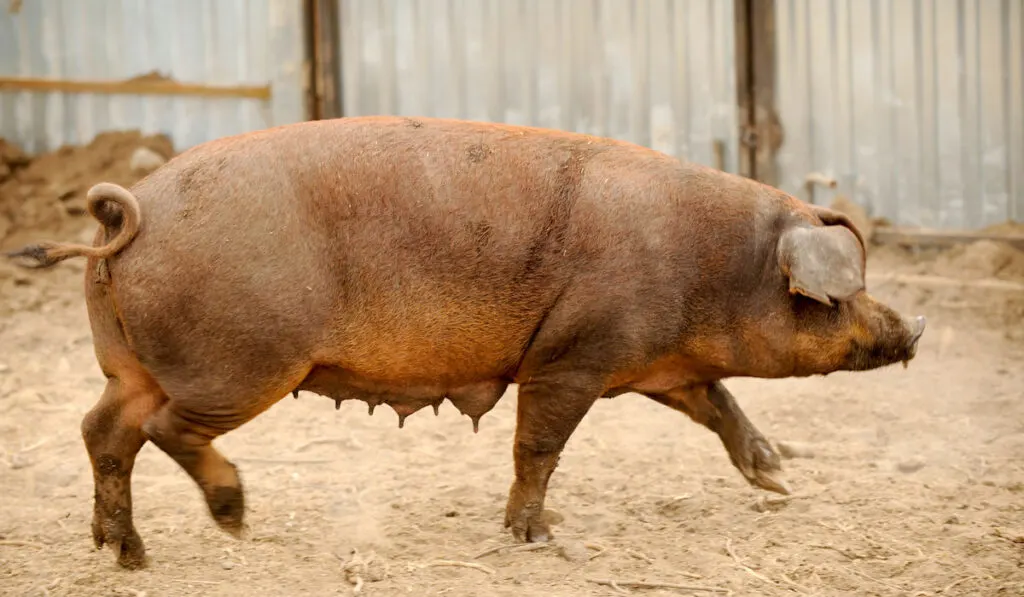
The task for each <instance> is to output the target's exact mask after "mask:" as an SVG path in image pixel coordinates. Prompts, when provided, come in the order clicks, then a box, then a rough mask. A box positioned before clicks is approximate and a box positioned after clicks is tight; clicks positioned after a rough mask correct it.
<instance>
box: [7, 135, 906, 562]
mask: <svg viewBox="0 0 1024 597" xmlns="http://www.w3.org/2000/svg"><path fill="white" fill-rule="evenodd" d="M88 207H89V210H90V213H91V214H92V215H93V216H94V217H95V218H96V219H97V220H99V221H100V222H101V224H102V227H101V229H100V230H99V232H98V233H97V236H96V238H95V240H94V243H93V246H91V247H86V246H79V245H70V244H56V243H41V244H38V245H33V246H30V247H26V248H25V249H22V250H20V251H17V252H16V253H13V254H12V257H15V258H19V259H20V260H21V261H22V262H23V263H26V265H30V266H35V267H47V266H50V265H53V264H54V263H56V262H58V261H60V260H62V259H65V258H68V257H75V256H85V257H87V258H88V267H87V268H86V278H85V294H86V302H87V305H88V312H89V319H90V323H91V326H92V331H93V338H94V343H95V350H96V357H97V359H98V361H99V364H100V366H101V368H102V370H103V372H104V374H105V375H106V377H107V379H108V381H107V386H106V390H105V391H104V393H103V395H102V397H101V398H100V399H99V402H98V403H97V404H96V406H95V407H94V408H93V409H92V410H91V411H90V412H89V413H88V414H87V415H86V416H85V418H84V420H83V421H82V435H83V438H84V440H85V445H86V447H87V449H88V453H89V456H90V459H91V461H92V467H93V473H94V479H95V484H96V493H95V510H94V515H93V516H94V517H93V525H92V531H93V537H94V539H95V541H96V544H97V545H98V546H102V545H103V544H108V545H111V546H113V547H114V549H115V551H116V552H117V555H118V561H119V562H120V563H121V564H122V565H123V566H126V567H138V566H141V565H143V564H144V562H145V550H144V548H143V544H142V540H141V539H140V537H139V535H138V534H137V533H136V531H135V528H134V525H133V522H132V503H131V495H130V478H131V474H132V467H133V465H134V462H135V456H136V454H137V453H138V451H139V449H140V448H141V447H142V445H143V444H144V443H145V442H146V441H152V442H153V443H154V444H156V445H157V446H158V447H159V448H160V449H161V450H163V451H164V452H166V453H167V454H168V455H169V456H170V457H171V458H173V459H174V460H176V461H177V462H178V464H180V465H181V466H182V467H183V468H184V469H185V471H187V472H188V474H189V475H191V476H192V478H193V479H195V481H196V483H198V485H199V487H200V488H201V489H202V491H203V494H204V496H205V498H206V501H207V504H208V506H209V509H210V512H211V514H212V516H213V518H214V520H215V521H216V522H217V524H219V525H220V526H221V527H222V528H223V529H225V530H226V531H228V532H231V533H233V534H236V535H238V534H240V532H241V531H242V529H243V528H244V524H243V513H244V509H245V508H244V501H243V492H242V485H241V482H240V479H239V475H238V472H237V469H236V467H235V466H234V465H233V464H232V463H231V462H230V461H228V460H227V459H226V458H225V457H224V456H222V455H221V454H220V452H218V451H217V450H216V449H214V448H213V447H212V445H211V443H210V442H211V440H213V439H214V438H216V437H218V436H219V435H221V434H224V433H227V432H228V431H231V430H232V429H235V428H237V427H239V426H240V425H242V424H243V423H245V422H247V421H249V420H251V419H252V418H254V417H255V416H257V415H258V414H260V413H261V412H263V411H264V410H266V409H268V408H270V406H271V405H273V404H274V403H275V402H277V401H278V400H280V399H281V398H282V397H284V396H286V395H288V394H289V393H291V392H293V391H297V390H308V391H311V392H315V393H317V394H321V395H324V396H327V397H330V398H332V399H334V400H336V401H339V402H340V401H342V400H347V399H358V400H365V401H366V402H368V403H369V405H370V411H371V413H372V411H373V408H374V407H375V406H377V405H379V404H387V405H389V406H391V407H392V408H394V409H395V411H396V412H397V413H398V415H399V422H400V425H401V422H403V421H404V420H405V417H407V416H409V415H410V414H412V413H413V412H415V411H417V410H418V409H420V408H423V407H425V406H432V407H434V408H436V407H437V405H439V404H440V403H441V402H442V400H444V399H445V398H447V399H448V400H450V401H451V402H452V403H453V404H454V405H455V407H456V408H458V409H459V411H461V412H462V413H464V414H466V415H468V416H469V417H470V418H471V419H472V420H473V425H474V427H475V426H476V424H477V421H478V420H479V419H480V417H481V416H482V415H483V414H485V413H486V412H488V411H489V410H491V408H493V407H494V405H495V403H496V402H497V401H498V400H499V399H500V397H501V396H502V395H503V393H504V391H505V389H506V387H507V386H508V385H509V384H513V383H514V384H518V396H519V397H518V407H517V408H518V415H517V426H516V435H515V444H514V447H513V456H514V462H515V480H514V483H513V484H512V487H511V491H510V494H509V499H508V504H507V508H506V516H505V525H506V527H510V528H511V531H512V533H513V535H514V536H515V538H516V539H518V540H520V541H545V540H547V539H548V538H549V537H550V536H551V535H550V531H549V528H548V524H547V522H546V521H545V517H544V516H542V512H543V509H544V497H545V494H546V491H547V486H548V479H549V478H550V476H551V473H552V472H553V471H554V470H555V466H556V464H557V462H558V459H559V455H560V453H561V452H562V448H563V446H564V445H565V443H566V440H567V439H568V438H569V436H570V435H571V434H572V432H573V430H574V429H575V428H576V426H577V425H578V424H579V422H580V420H581V419H582V418H583V416H584V415H585V414H586V413H587V411H588V409H589V408H590V407H591V405H592V404H593V403H594V401H595V400H597V399H598V398H600V397H602V396H605V397H612V396H615V395H617V394H622V393H625V392H638V393H641V394H644V395H647V396H649V397H651V398H652V399H654V400H656V401H658V402H660V403H662V404H665V405H667V406H669V407H671V408H674V409H677V410H681V411H683V412H685V413H686V414H688V415H689V416H690V417H692V418H693V419H694V420H695V421H696V422H698V423H700V424H702V425H705V426H706V427H708V428H709V429H711V430H712V431H714V432H715V433H717V434H718V435H719V436H720V437H721V440H722V442H723V444H724V445H725V447H726V449H727V451H728V453H729V456H730V458H731V459H732V462H733V463H734V464H735V466H736V467H737V468H738V469H739V470H740V471H741V472H742V474H743V475H744V476H745V477H746V478H747V479H748V480H749V481H750V482H751V483H753V484H756V485H759V486H761V487H764V488H766V489H771V490H775V491H779V492H786V491H787V490H786V487H785V484H784V483H783V482H782V480H781V479H780V478H779V475H778V473H779V471H780V467H779V459H778V456H777V455H776V453H775V452H774V450H773V449H772V448H771V447H770V445H769V444H768V442H767V441H766V440H765V438H764V437H763V436H762V435H761V434H760V433H759V432H758V431H757V429H756V428H755V427H754V426H753V424H751V423H750V421H749V420H747V418H746V416H745V415H744V414H743V412H742V411H741V410H740V408H739V406H738V405H737V404H736V402H735V400H734V399H733V397H732V396H731V395H730V394H729V392H728V391H727V390H726V389H725V387H724V386H723V385H722V384H721V382H720V380H722V379H725V378H729V377H734V376H747V377H761V378H780V377H790V376H809V375H816V374H827V373H829V372H832V371H838V370H848V371H863V370H867V369H873V368H877V367H882V366H884V365H889V364H892V363H897V362H900V361H903V362H906V361H908V360H910V359H911V358H913V357H914V354H915V351H916V345H917V342H918V339H919V338H920V337H921V334H922V332H923V330H924V318H921V317H919V318H917V319H907V318H904V317H902V316H901V315H899V314H897V313H896V312H895V311H893V310H892V309H890V308H889V307H887V306H885V305H883V304H881V303H879V302H877V301H875V300H873V299H872V298H871V297H870V296H868V294H867V293H866V292H865V289H864V267H865V248H864V243H863V240H862V239H861V237H860V235H859V233H858V232H857V230H856V228H855V227H854V226H853V224H851V223H850V221H849V220H848V219H847V218H846V217H845V216H843V215H841V214H838V213H835V212H833V211H830V210H827V209H823V208H820V207H815V206H811V205H806V204H804V203H802V202H800V201H798V200H796V199H794V198H793V197H790V196H789V195H786V194H785V193H783V192H781V191H778V190H776V189H773V188H771V187H768V186H765V185H763V184H760V183H758V182H755V181H753V180H749V179H746V178H742V177H738V176H733V175H730V174H726V173H723V172H720V171H717V170H713V169H710V168H705V167H702V166H698V165H694V164H689V163H685V162H682V161H679V160H677V159H674V158H672V157H669V156H666V155H664V154H661V153H658V152H656V151H653V150H650V149H646V148H643V147H639V146H636V145H632V144H629V143H624V142H620V141H614V140H610V139H602V138H596V137H590V136H585V135H579V134H570V133H564V132H556V131H549V130H541V129H535V128H525V127H517V126H506V125H498V124H485V123H471V122H460V121H454V120H441V119H428V118H417V119H410V118H399V117H371V118H346V119H337V120H329V121H319V122H308V123H302V124H294V125H288V126H283V127H277V128H273V129H269V130H264V131H259V132H254V133H249V134H245V135H241V136H237V137H229V138H224V139H219V140H216V141H212V142H209V143H205V144H203V145H199V146H197V147H194V148H192V149H191V150H189V151H186V152H184V153H182V154H181V155H179V156H178V157H176V158H175V159H173V160H171V161H170V162H168V163H167V164H165V165H164V166H162V167H161V168H160V169H158V170H156V171H155V172H154V173H152V174H150V175H149V176H148V177H147V178H145V179H143V180H142V181H140V182H139V183H137V184H136V185H135V186H133V187H132V188H131V190H126V189H124V188H121V187H119V186H116V185H112V184H106V183H102V184H98V185H96V186H95V187H93V188H92V189H91V190H90V191H89V193H88Z"/></svg>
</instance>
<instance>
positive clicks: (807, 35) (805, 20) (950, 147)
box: [775, 0, 1024, 228]
mask: <svg viewBox="0 0 1024 597" xmlns="http://www.w3.org/2000/svg"><path fill="white" fill-rule="evenodd" d="M775 6H776V31H777V41H776V43H777V65H776V66H777V77H778V78H777V84H776V93H777V95H776V98H777V106H778V109H779V116H780V119H781V121H782V124H783V127H784V130H785V140H784V142H783V145H782V147H781V148H780V150H779V154H778V161H779V169H780V186H782V187H783V188H784V189H785V190H787V191H789V192H792V193H795V194H797V195H798V196H800V197H801V198H803V199H808V194H807V193H806V191H805V190H804V187H803V183H804V178H805V176H806V175H807V174H808V173H810V172H820V173H824V174H827V175H831V176H833V177H834V178H836V179H837V181H838V182H839V187H838V189H836V191H834V192H835V193H843V194H845V195H847V196H849V197H851V198H853V199H854V200H855V201H857V202H858V203H860V204H862V205H864V206H865V207H867V208H868V209H869V211H870V212H871V213H872V214H873V215H875V216H883V217H886V218H888V219H890V220H892V221H893V222H895V223H897V224H900V225H905V226H926V227H935V228H978V227H982V226H986V225H989V224H994V223H999V222H1003V221H1006V220H1007V219H1015V220H1017V221H1020V220H1024V47H1022V43H1024V2H1021V1H1020V0H870V1H868V0H775ZM832 194H833V192H830V191H827V190H824V189H820V188H819V189H816V190H815V198H814V201H815V203H827V202H829V201H830V200H831V195H832Z"/></svg>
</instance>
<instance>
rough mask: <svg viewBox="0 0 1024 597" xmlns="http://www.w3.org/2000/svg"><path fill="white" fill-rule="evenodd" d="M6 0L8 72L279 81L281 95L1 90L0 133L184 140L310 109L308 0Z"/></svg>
mask: <svg viewBox="0 0 1024 597" xmlns="http://www.w3.org/2000/svg"><path fill="white" fill-rule="evenodd" d="M6 4H7V3H6V2H5V3H4V5H5V6H4V7H2V8H0V75H3V76H20V77H46V78H56V79H73V80H81V79H93V80H95V79H105V80H106V79H127V78H130V77H136V76H139V75H143V74H146V73H149V72H151V71H154V70H156V71H158V72H160V73H161V74H164V75H167V76H170V77H172V78H173V79H174V80H176V81H179V82H182V83H206V84H217V85H243V84H249V85H264V84H266V83H268V82H269V83H271V84H272V100H271V101H270V102H266V101H264V100H258V99H244V98H200V97H187V96H154V95H145V96H141V95H139V96H130V95H104V94H93V93H83V94H79V93H74V94H71V93H34V92H33V93H30V92H5V93H0V136H3V137H6V138H9V139H13V140H15V141H16V142H18V143H19V144H21V145H22V146H23V147H24V148H25V149H26V150H29V151H32V152H36V151H42V150H48V149H52V148H55V147H58V146H60V145H61V144H64V143H86V142H88V141H90V140H91V139H92V138H93V137H94V136H95V135H96V134H97V133H99V132H102V131H105V130H111V129H126V128H140V129H142V130H143V131H144V132H145V133H155V132H162V133H165V134H167V135H169V136H170V137H171V139H172V141H173V142H174V145H175V147H176V148H178V149H184V148H186V147H189V146H192V145H195V144H197V143H201V142H203V141H207V140H209V139H213V138H216V137H220V136H224V135H230V134H235V133H240V132H244V131H248V130H254V129H260V128H266V127H268V126H272V125H276V124H284V123H286V122H294V121H299V120H303V119H305V116H306V114H305V111H306V107H305V95H304V94H305V90H304V85H303V81H304V72H303V48H304V45H303V44H304V42H303V18H302V3H301V2H299V1H298V0H177V1H175V2H170V1H161V2H152V1H145V0H29V1H26V2H23V3H22V5H21V9H20V11H19V12H18V13H16V14H12V13H10V12H8V11H7V9H6Z"/></svg>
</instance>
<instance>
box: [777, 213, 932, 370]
mask: <svg viewBox="0 0 1024 597" xmlns="http://www.w3.org/2000/svg"><path fill="white" fill-rule="evenodd" d="M811 211H812V212H813V214H814V215H815V216H816V217H817V218H818V219H819V220H821V222H822V223H823V224H824V225H823V226H822V225H818V224H817V223H816V222H815V223H812V222H807V221H803V220H801V221H798V222H793V223H791V224H789V225H788V226H787V227H786V228H785V230H784V231H783V232H782V234H781V235H780V237H779V241H778V252H777V254H778V265H779V268H780V270H781V271H782V274H783V276H785V278H786V279H787V281H788V289H789V297H788V300H789V304H790V306H791V308H792V313H793V316H794V321H793V325H794V332H795V334H794V335H793V338H792V342H793V344H792V351H793V352H792V356H793V360H794V364H795V368H796V373H797V374H798V375H799V374H804V375H806V374H824V373H831V372H833V371H864V370H868V369H875V368H878V367H883V366H885V365H891V364H893V363H898V362H903V364H904V366H906V364H907V362H908V361H910V360H911V359H913V358H914V355H915V354H916V353H917V343H918V340H920V338H921V335H922V334H923V333H924V327H925V319H924V317H916V318H909V317H905V316H903V315H901V314H899V313H897V312H896V311H895V310H894V309H892V308H890V307H888V306H886V305H884V304H882V303H880V302H879V301H877V300H875V299H874V298H872V297H871V296H870V295H868V293H867V292H866V290H865V283H864V269H865V263H866V252H865V247H864V240H863V237H862V236H861V234H860V232H859V231H858V230H857V228H856V227H855V226H854V224H853V223H852V222H851V221H850V219H849V218H847V217H846V216H845V215H843V214H840V213H838V212H835V211H832V210H829V209H825V208H822V207H817V206H811Z"/></svg>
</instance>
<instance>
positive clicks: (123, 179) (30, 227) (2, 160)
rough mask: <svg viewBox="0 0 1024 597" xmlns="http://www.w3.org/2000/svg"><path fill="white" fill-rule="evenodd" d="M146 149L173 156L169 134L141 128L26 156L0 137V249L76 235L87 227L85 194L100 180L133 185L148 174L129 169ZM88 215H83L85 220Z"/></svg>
mask: <svg viewBox="0 0 1024 597" xmlns="http://www.w3.org/2000/svg"><path fill="white" fill-rule="evenodd" d="M139 148H147V149H149V150H151V151H153V152H155V153H157V154H159V155H160V156H161V157H162V158H164V159H169V158H171V157H172V156H173V155H174V146H173V144H172V143H171V140H170V139H169V138H168V137H166V136H165V135H149V136H144V135H142V134H141V133H140V132H139V131H137V130H132V131H113V132H107V133H101V134H99V135H97V136H96V138H95V139H93V141H92V142H91V143H89V144H88V145H83V146H70V145H66V146H63V147H61V148H59V149H57V150H56V151H52V152H50V153H44V154H40V155H37V156H28V155H26V154H25V153H24V152H22V151H21V149H20V148H18V147H17V146H16V145H14V144H13V143H11V142H9V141H6V140H4V139H2V138H0V247H9V246H11V245H13V244H20V243H22V242H26V241H28V240H33V239H35V238H37V237H38V236H39V234H40V233H46V236H48V237H53V238H54V240H59V239H61V238H68V237H69V236H70V237H73V236H74V235H75V234H77V233H80V232H81V231H82V229H84V228H85V227H87V226H88V225H89V223H90V222H89V220H90V219H89V218H88V216H86V215H85V193H86V192H87V191H88V190H89V188H90V187H91V186H92V185H94V184H96V183H98V182H114V183H117V184H120V185H123V186H130V185H132V184H135V183H136V182H137V181H138V180H139V179H141V178H142V177H143V176H144V175H145V174H146V172H145V171H135V170H133V169H132V167H131V156H132V154H133V153H134V152H135V151H136V150H138V149H139ZM83 216H84V217H83Z"/></svg>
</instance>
